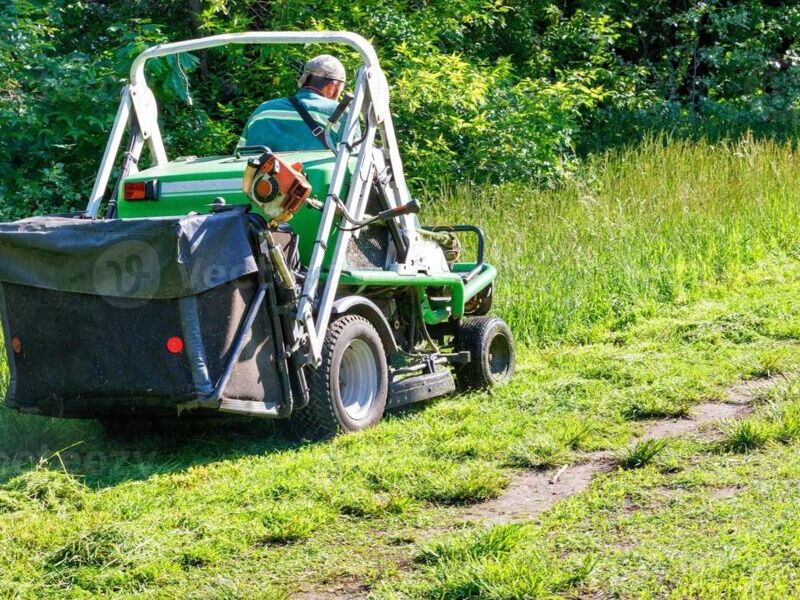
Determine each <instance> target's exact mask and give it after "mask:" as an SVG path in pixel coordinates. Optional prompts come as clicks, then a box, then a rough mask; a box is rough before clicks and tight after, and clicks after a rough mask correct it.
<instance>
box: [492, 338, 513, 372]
mask: <svg viewBox="0 0 800 600" xmlns="http://www.w3.org/2000/svg"><path fill="white" fill-rule="evenodd" d="M488 359H489V372H490V373H491V374H492V379H494V380H495V381H499V380H501V379H505V378H506V377H508V374H509V372H510V370H511V343H510V342H509V341H508V339H507V338H506V336H504V335H503V334H502V333H501V334H498V335H496V336H494V339H492V342H491V343H490V344H489V355H488Z"/></svg>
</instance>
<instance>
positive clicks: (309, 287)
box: [86, 31, 443, 366]
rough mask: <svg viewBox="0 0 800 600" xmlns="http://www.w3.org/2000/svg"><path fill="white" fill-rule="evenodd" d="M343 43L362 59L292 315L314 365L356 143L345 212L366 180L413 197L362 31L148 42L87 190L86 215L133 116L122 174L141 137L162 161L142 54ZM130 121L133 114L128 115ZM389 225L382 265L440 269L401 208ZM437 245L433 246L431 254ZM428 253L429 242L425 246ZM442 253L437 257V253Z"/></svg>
mask: <svg viewBox="0 0 800 600" xmlns="http://www.w3.org/2000/svg"><path fill="white" fill-rule="evenodd" d="M312 43H317V44H343V45H345V46H349V47H350V48H353V49H355V50H356V51H357V52H358V53H359V54H360V56H361V59H362V61H363V65H362V66H361V68H360V69H359V71H358V74H357V77H356V84H355V89H354V99H353V101H352V103H351V106H350V113H349V116H348V120H347V123H346V125H345V127H344V129H343V131H344V135H343V136H342V140H341V142H340V143H339V145H338V147H337V148H336V152H335V154H336V162H335V164H334V168H333V173H332V177H331V182H330V185H329V187H328V192H327V196H326V202H325V206H324V208H323V214H322V218H321V222H320V226H319V229H318V231H317V236H316V239H315V243H314V249H313V252H312V255H311V260H310V262H309V265H308V272H307V275H306V278H305V281H304V284H303V289H302V293H301V294H300V297H299V304H298V307H297V311H296V314H295V315H294V319H295V322H296V324H297V326H298V327H300V328H302V329H304V330H305V335H306V336H307V339H308V342H309V344H308V346H309V350H310V353H309V354H310V356H309V357H308V359H307V360H308V362H309V363H311V364H313V365H315V366H316V365H318V364H319V363H320V362H321V352H322V342H323V340H324V338H325V334H326V331H327V327H328V323H329V320H330V316H331V311H332V309H333V303H334V301H335V299H336V294H337V292H338V287H339V279H340V277H341V276H342V272H343V265H344V261H345V256H346V251H347V244H348V242H349V240H350V238H351V236H352V235H353V234H352V233H351V232H350V231H348V229H346V228H343V229H342V230H340V231H339V235H338V237H337V241H336V247H335V250H334V253H333V256H332V257H331V266H330V268H329V270H328V273H327V274H326V276H325V277H324V278H323V277H322V276H323V263H324V258H325V253H326V249H327V243H328V240H329V239H330V235H331V231H332V229H333V227H334V223H335V218H336V210H337V204H338V203H339V202H343V201H344V200H345V199H344V198H340V192H341V189H342V187H343V185H344V181H345V177H346V174H347V170H348V164H349V160H350V158H351V156H353V155H354V154H355V148H356V147H357V148H358V159H357V164H356V168H355V172H354V173H353V177H352V179H351V184H350V189H349V190H348V195H347V198H346V207H347V212H348V214H350V215H351V216H352V217H353V218H354V219H360V218H361V217H362V216H363V213H364V211H365V210H366V204H367V200H368V199H369V191H370V188H371V186H373V185H375V186H378V188H379V191H380V198H381V199H382V202H383V204H385V205H386V206H385V207H384V208H386V209H395V208H398V207H400V206H403V205H405V204H407V203H409V202H410V201H411V196H410V194H409V191H408V187H407V184H406V180H405V176H404V173H403V164H402V160H401V157H400V152H399V150H398V147H397V139H396V136H395V131H394V124H393V122H392V114H391V111H390V109H389V86H388V82H387V81H386V76H385V75H384V73H383V71H382V70H381V68H380V65H379V64H378V57H377V55H376V53H375V50H374V49H373V48H372V46H371V45H370V43H369V42H368V41H367V40H366V39H364V38H363V37H362V36H360V35H358V34H355V33H350V32H343V31H332V32H329V31H318V32H245V33H230V34H223V35H215V36H210V37H205V38H199V39H196V40H188V41H183V42H173V43H167V44H159V45H157V46H153V47H152V48H149V49H147V50H145V51H144V52H142V53H141V54H139V56H137V57H136V59H135V60H134V61H133V64H132V65H131V70H130V84H129V85H127V86H125V88H124V89H123V91H122V99H121V102H120V106H119V109H118V111H117V115H116V118H115V120H114V125H113V127H112V129H111V135H110V136H109V140H108V143H107V145H106V148H105V152H104V154H103V159H102V161H101V163H100V168H99V170H98V173H97V178H96V180H95V183H94V188H93V189H92V194H91V197H90V199H89V204H88V206H87V208H86V216H87V217H90V218H96V217H97V213H98V211H99V209H100V205H101V203H102V200H103V196H104V193H105V190H106V188H107V186H108V182H109V179H110V177H111V172H112V170H113V166H114V162H115V160H116V156H117V154H118V152H119V149H120V145H121V143H122V138H123V135H124V133H125V127H126V125H128V124H129V123H131V124H133V123H134V122H135V123H136V124H137V125H138V127H131V131H130V139H129V141H128V146H127V151H126V160H125V162H124V165H125V169H124V171H125V172H124V173H123V175H127V174H129V173H135V172H137V171H138V169H137V166H136V163H137V161H138V159H139V156H140V155H141V152H142V150H143V147H144V143H145V142H146V143H147V144H148V147H149V149H150V153H151V155H152V157H153V160H154V161H155V164H156V165H162V164H164V163H166V162H167V154H166V150H165V149H164V143H163V140H162V138H161V132H160V129H159V125H158V110H157V105H156V101H155V97H154V96H153V92H152V91H151V90H150V88H149V87H148V86H147V81H146V76H145V66H146V63H147V61H148V60H150V59H152V58H157V57H163V56H168V55H172V54H180V53H182V52H191V51H195V50H203V49H207V48H214V47H218V46H226V45H229V44H312ZM362 115H363V117H364V121H365V124H366V133H365V134H364V136H363V137H362V138H361V139H360V140H357V139H356V129H357V127H356V126H357V124H358V122H359V118H360V116H362ZM134 120H135V121H134ZM378 135H379V136H380V140H381V142H382V143H381V145H380V146H376V144H375V140H376V136H378ZM393 221H394V223H393V224H392V227H395V228H397V229H398V236H397V237H398V239H401V240H403V241H404V242H405V244H406V245H407V247H405V248H402V253H401V255H399V256H397V257H395V259H394V262H393V263H392V264H391V265H387V268H388V269H390V270H393V271H395V272H396V273H406V274H408V275H411V274H416V273H420V272H428V271H438V270H440V266H441V264H442V260H436V259H434V260H431V262H430V264H428V260H427V258H426V249H425V248H423V246H425V242H424V241H422V240H421V238H420V237H419V235H418V234H417V231H416V221H415V219H414V218H413V217H412V216H411V215H408V214H400V215H399V216H397V217H395V218H394V219H393ZM437 251H438V254H441V251H439V250H438V248H437V249H436V251H434V253H436V252H437ZM427 252H428V253H430V252H431V249H430V248H428V249H427ZM438 258H439V259H443V256H441V257H438ZM323 281H324V286H323V287H324V289H322V295H321V300H320V301H319V302H317V294H318V293H319V292H320V289H319V288H320V283H321V282H323Z"/></svg>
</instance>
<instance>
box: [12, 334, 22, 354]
mask: <svg viewBox="0 0 800 600" xmlns="http://www.w3.org/2000/svg"><path fill="white" fill-rule="evenodd" d="M11 349H12V350H13V351H14V354H22V340H21V339H19V338H18V337H12V338H11Z"/></svg>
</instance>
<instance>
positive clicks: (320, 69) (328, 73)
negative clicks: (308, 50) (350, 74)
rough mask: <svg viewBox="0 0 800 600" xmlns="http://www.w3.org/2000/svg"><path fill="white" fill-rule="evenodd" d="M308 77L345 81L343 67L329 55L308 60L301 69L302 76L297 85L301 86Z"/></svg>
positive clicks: (345, 74)
mask: <svg viewBox="0 0 800 600" xmlns="http://www.w3.org/2000/svg"><path fill="white" fill-rule="evenodd" d="M308 75H317V76H319V77H327V78H328V79H333V80H335V81H341V82H344V81H345V80H346V79H347V73H346V72H345V70H344V65H343V64H342V63H341V61H340V60H339V59H338V58H336V57H335V56H331V55H330V54H320V55H319V56H315V57H314V58H312V59H311V60H309V61H308V62H307V63H306V66H305V67H304V68H303V74H302V75H300V80H299V81H298V84H299V85H301V86H302V85H303V83H304V82H305V80H306V77H307V76H308Z"/></svg>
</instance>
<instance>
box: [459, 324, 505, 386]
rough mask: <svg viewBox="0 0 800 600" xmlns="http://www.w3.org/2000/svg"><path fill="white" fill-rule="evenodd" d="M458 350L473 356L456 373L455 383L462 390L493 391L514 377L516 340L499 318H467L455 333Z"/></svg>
mask: <svg viewBox="0 0 800 600" xmlns="http://www.w3.org/2000/svg"><path fill="white" fill-rule="evenodd" d="M455 347H456V350H457V351H459V352H463V351H465V350H466V351H469V353H470V361H469V362H468V363H467V364H465V365H462V366H461V367H460V368H458V369H457V370H456V382H457V383H458V385H459V387H460V388H462V389H477V388H488V387H492V386H494V385H497V384H499V383H503V382H505V381H507V380H508V379H510V378H511V376H512V375H513V374H514V368H515V367H516V356H517V355H516V349H515V347H514V338H513V337H512V335H511V330H510V329H509V328H508V325H506V322H505V321H503V319H501V318H499V317H485V316H484V317H467V318H465V319H464V320H463V321H462V323H461V326H460V327H459V329H458V332H457V333H456V338H455Z"/></svg>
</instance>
